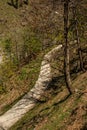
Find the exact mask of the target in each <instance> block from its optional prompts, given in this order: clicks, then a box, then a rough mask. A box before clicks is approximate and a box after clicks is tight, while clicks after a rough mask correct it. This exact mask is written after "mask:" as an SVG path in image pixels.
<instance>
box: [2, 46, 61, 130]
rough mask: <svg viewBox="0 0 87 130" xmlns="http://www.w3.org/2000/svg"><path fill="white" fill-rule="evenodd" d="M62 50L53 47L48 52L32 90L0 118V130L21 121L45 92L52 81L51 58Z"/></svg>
mask: <svg viewBox="0 0 87 130" xmlns="http://www.w3.org/2000/svg"><path fill="white" fill-rule="evenodd" d="M61 48H62V45H59V46H58V47H55V48H54V49H52V50H51V51H50V52H48V53H47V54H46V55H45V56H44V59H43V61H42V63H41V69H40V74H39V77H38V80H37V81H36V84H35V86H34V88H32V89H31V90H30V92H28V93H27V94H26V95H25V96H24V97H23V98H22V99H21V100H19V101H18V102H17V103H16V104H15V105H14V106H13V107H12V108H11V109H10V110H8V111H7V112H6V113H5V114H3V115H2V116H0V130H8V129H9V128H10V127H11V126H12V125H14V124H15V123H16V122H17V121H18V120H19V119H21V118H22V117H23V116H24V114H25V113H26V112H28V111H29V110H31V109H32V108H33V107H34V106H35V105H36V103H37V100H39V99H40V97H41V95H42V94H43V93H44V92H45V90H46V88H47V87H48V85H49V83H50V82H51V80H52V75H51V65H50V62H51V60H52V57H53V56H54V55H55V54H56V53H57V52H58V51H59V49H61Z"/></svg>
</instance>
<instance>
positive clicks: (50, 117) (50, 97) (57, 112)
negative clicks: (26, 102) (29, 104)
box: [11, 72, 87, 130]
mask: <svg viewBox="0 0 87 130" xmlns="http://www.w3.org/2000/svg"><path fill="white" fill-rule="evenodd" d="M50 86H51V88H49V90H46V93H45V102H44V103H42V104H41V103H40V104H38V105H37V106H36V107H35V108H34V109H32V110H31V111H29V112H28V113H26V114H25V116H24V117H23V118H22V119H21V120H20V121H18V122H17V123H16V124H15V125H14V126H13V127H12V128H11V130H34V129H35V130H70V129H71V130H86V129H87V72H85V73H78V74H77V77H74V80H73V85H72V90H73V92H74V93H73V95H71V96H70V95H69V94H68V92H67V89H66V86H65V84H64V79H63V77H62V76H58V77H56V78H55V79H54V80H53V81H52V84H50Z"/></svg>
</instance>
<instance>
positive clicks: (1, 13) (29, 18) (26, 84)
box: [0, 0, 87, 130]
mask: <svg viewBox="0 0 87 130" xmlns="http://www.w3.org/2000/svg"><path fill="white" fill-rule="evenodd" d="M9 1H10V0H2V1H0V47H3V45H4V43H5V41H6V40H7V39H11V41H12V42H13V43H14V44H15V43H16V42H17V43H18V45H19V46H20V44H22V43H23V40H24V39H23V36H24V34H25V33H26V30H27V29H28V27H29V25H31V26H33V27H34V28H37V26H38V25H39V24H40V23H41V24H42V22H43V19H44V17H42V19H41V20H40V19H39V18H38V17H37V12H38V11H36V10H37V8H36V7H38V1H40V0H37V1H35V5H36V6H35V10H33V11H34V12H32V9H31V8H30V6H26V5H24V6H23V7H22V8H19V9H15V8H13V6H10V5H9V4H8V2H9ZM32 1H34V0H32ZM41 1H43V0H41ZM47 1H49V0H47ZM43 3H44V1H43ZM48 3H49V2H48ZM42 5H43V6H42ZM33 6H34V5H33ZM56 6H57V5H56ZM39 7H40V10H39V11H41V10H42V12H43V14H45V18H47V17H48V14H47V13H45V11H44V10H45V8H46V9H48V7H50V5H47V6H46V7H45V5H44V4H41V6H39ZM55 11H56V9H55V10H54V14H55ZM57 11H58V9H57ZM59 11H60V13H59V15H57V14H55V15H54V16H53V14H51V17H50V19H52V17H53V21H55V25H56V27H54V26H53V28H54V30H55V29H57V28H58V27H62V25H61V24H62V22H61V18H60V14H61V13H62V11H61V10H59ZM35 12H36V14H35ZM39 13H40V12H39ZM46 15H47V16H46ZM39 17H41V15H40V16H39ZM54 17H55V18H54ZM50 19H49V21H51V20H50ZM58 19H59V21H60V22H57V20H58ZM44 22H45V21H44ZM48 23H49V22H48ZM50 25H53V24H49V26H50ZM42 27H43V25H41V26H40V30H41V29H42ZM53 28H50V31H51V30H53ZM47 29H48V28H47ZM48 32H49V29H48ZM56 32H57V30H56ZM51 37H54V35H51ZM60 39H61V36H59V37H58V40H60ZM83 46H84V45H83ZM85 46H87V44H85ZM74 48H75V46H74ZM72 50H74V49H72ZM46 51H47V52H48V51H49V49H48V50H45V52H44V51H43V52H41V53H40V54H39V55H38V56H37V58H36V59H35V60H33V61H31V62H30V63H29V64H26V65H24V66H23V67H22V68H20V70H19V71H16V72H10V73H11V76H10V77H9V78H8V81H6V82H5V84H4V90H3V91H2V88H1V86H0V114H1V115H2V114H3V113H5V112H6V111H7V110H9V109H10V108H11V107H12V106H13V105H14V104H16V102H17V101H19V100H20V99H21V98H22V97H23V95H25V94H26V93H27V92H28V91H29V90H30V89H31V88H32V87H33V86H34V84H35V82H36V80H37V78H38V74H39V70H40V65H41V61H42V59H43V55H44V54H45V53H46ZM84 51H85V52H86V53H85V54H86V58H85V56H84V55H83V56H84V59H86V61H87V47H86V48H84ZM70 52H71V57H73V53H72V51H70ZM57 56H58V57H60V59H57V61H56V65H55V63H52V67H53V75H54V76H53V80H52V83H51V84H50V86H49V88H48V90H47V92H46V93H45V97H42V99H41V100H42V103H38V105H37V106H36V107H35V108H34V109H32V110H31V111H30V112H28V113H26V115H25V116H24V117H23V118H22V119H21V120H20V121H18V122H17V123H16V124H15V125H14V126H13V127H12V128H11V130H70V129H71V130H86V129H87V72H84V73H83V72H76V73H73V74H72V90H73V92H74V93H73V95H71V96H70V95H69V94H68V91H67V89H66V85H65V82H64V76H63V75H59V71H63V68H62V65H61V64H63V63H62V62H60V60H63V57H62V56H63V55H62V56H60V53H59V54H58V55H57ZM56 66H57V67H56ZM55 68H56V69H55ZM58 68H61V69H59V70H58ZM54 69H55V71H54ZM6 70H7V69H6ZM8 71H10V70H9V68H8ZM8 71H4V74H3V75H6V74H7V75H8V73H9V72H8Z"/></svg>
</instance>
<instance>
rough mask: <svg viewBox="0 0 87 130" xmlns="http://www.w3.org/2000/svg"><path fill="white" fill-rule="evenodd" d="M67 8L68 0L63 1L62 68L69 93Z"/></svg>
mask: <svg viewBox="0 0 87 130" xmlns="http://www.w3.org/2000/svg"><path fill="white" fill-rule="evenodd" d="M68 8H69V0H65V1H64V41H65V45H64V70H65V81H66V85H67V88H68V91H69V93H70V94H71V93H72V91H71V89H70V87H71V78H70V66H69V64H70V57H69V43H68Z"/></svg>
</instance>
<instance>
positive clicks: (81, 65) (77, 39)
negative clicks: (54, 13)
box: [73, 7, 85, 71]
mask: <svg viewBox="0 0 87 130" xmlns="http://www.w3.org/2000/svg"><path fill="white" fill-rule="evenodd" d="M73 15H74V20H75V33H76V42H77V46H78V55H79V60H80V69H81V70H82V71H84V70H85V69H84V65H83V58H82V51H81V45H80V39H79V31H78V21H77V16H76V7H73Z"/></svg>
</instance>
